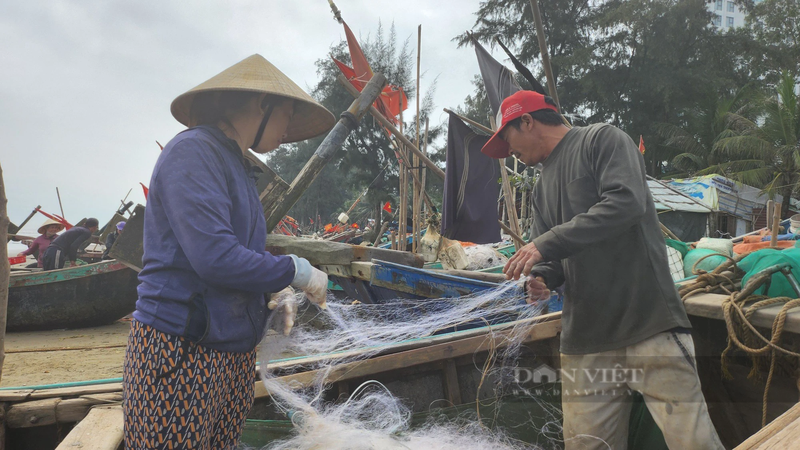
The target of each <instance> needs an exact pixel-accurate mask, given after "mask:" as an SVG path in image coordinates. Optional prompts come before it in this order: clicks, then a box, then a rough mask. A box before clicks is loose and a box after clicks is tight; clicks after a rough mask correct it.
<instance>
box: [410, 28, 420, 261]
mask: <svg viewBox="0 0 800 450" xmlns="http://www.w3.org/2000/svg"><path fill="white" fill-rule="evenodd" d="M421 61H422V25H419V27H417V91H416V94H417V95H415V97H416V103H417V124H416V127H415V132H416V140H415V141H414V145H416V147H417V148H419V138H420V130H419V126H420V118H419V114H420V110H419V98H420V88H419V78H420V63H421ZM412 161H413V162H412V164H411V171H412V172H414V173H415V174H416V175H417V176H416V177H414V180H412V186H413V188H412V193H411V198H412V201H411V223H412V224H413V226H412V229H411V230H412V238H411V239H412V242H411V251H412V252H414V253H416V252H417V243H418V242H419V226H420V223H419V209H420V205H419V203H420V201H419V195H420V192H419V187H420V186H419V183H417V181H416V180H417V179H418V178H420V173H419V157H418V156H417V155H414V156H413V158H412Z"/></svg>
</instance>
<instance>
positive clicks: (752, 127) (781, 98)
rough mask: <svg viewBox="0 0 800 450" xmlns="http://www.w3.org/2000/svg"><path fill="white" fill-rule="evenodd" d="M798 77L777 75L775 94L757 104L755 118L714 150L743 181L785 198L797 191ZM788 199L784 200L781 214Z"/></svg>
mask: <svg viewBox="0 0 800 450" xmlns="http://www.w3.org/2000/svg"><path fill="white" fill-rule="evenodd" d="M796 89H797V80H796V78H795V77H794V76H792V75H791V74H790V73H789V72H787V71H784V72H783V73H782V74H781V75H780V79H779V81H778V85H777V86H776V87H775V90H774V95H772V96H769V97H767V98H765V99H764V100H762V101H761V102H760V103H759V106H760V111H759V114H758V119H757V120H756V121H755V122H751V123H750V124H749V125H745V126H744V128H743V129H742V131H741V132H740V133H738V134H737V135H734V136H729V137H725V138H722V139H719V140H718V141H717V142H716V143H715V144H714V149H713V151H714V152H715V153H718V154H720V155H724V156H726V157H728V158H730V163H729V167H728V169H729V170H731V171H733V172H734V173H733V175H734V177H735V178H737V179H738V180H740V181H742V182H743V183H746V184H750V185H752V186H756V187H760V188H763V189H764V191H765V192H767V193H768V194H769V195H770V196H773V195H774V194H781V195H782V196H783V197H784V198H785V199H788V198H790V197H791V195H792V194H793V193H797V192H798V190H800V97H798V95H797V91H796ZM788 207H789V202H788V201H784V202H783V214H784V215H785V214H786V212H787V211H788Z"/></svg>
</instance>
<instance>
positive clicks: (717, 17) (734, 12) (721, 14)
mask: <svg viewBox="0 0 800 450" xmlns="http://www.w3.org/2000/svg"><path fill="white" fill-rule="evenodd" d="M759 1H761V0H756V3H758V2H759ZM707 5H708V10H709V11H711V13H712V14H714V16H713V18H712V19H711V23H712V24H713V25H714V26H715V27H717V29H719V30H723V31H726V30H728V29H729V28H736V27H741V26H742V25H744V18H745V17H746V16H747V14H746V13H745V11H744V10H743V9H741V8H740V7H739V5H737V4H736V2H735V1H733V0H710V1H709V2H708V3H707Z"/></svg>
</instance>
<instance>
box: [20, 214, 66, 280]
mask: <svg viewBox="0 0 800 450" xmlns="http://www.w3.org/2000/svg"><path fill="white" fill-rule="evenodd" d="M63 229H64V224H62V223H60V222H56V221H55V220H53V219H47V220H45V221H44V223H43V224H42V226H40V227H39V229H38V230H37V231H38V232H39V237H37V238H36V239H34V240H33V243H31V245H30V246H29V247H28V249H27V250H25V251H24V252H20V254H18V255H17V256H28V255H33V256H34V257H35V258H36V260H37V261H38V263H37V266H38V267H39V268H41V267H42V256H44V251H45V250H47V247H49V246H50V244H51V243H52V242H53V241H54V240H55V238H57V237H58V233H59V232H60V231H61V230H63Z"/></svg>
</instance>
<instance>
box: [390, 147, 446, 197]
mask: <svg viewBox="0 0 800 450" xmlns="http://www.w3.org/2000/svg"><path fill="white" fill-rule="evenodd" d="M392 145H393V146H394V148H395V150H396V151H397V154H398V155H399V158H400V159H401V160H402V161H404V163H403V164H405V161H408V159H407V154H406V152H404V151H402V150H401V148H400V145H399V144H398V143H397V142H395V141H392ZM411 177H412V178H414V177H416V174H414V173H413V172H411ZM414 181H417V182H419V180H418V179H417V178H414ZM422 200H424V201H425V205H426V206H427V207H428V208H429V209H431V210H434V209H436V207H435V206H434V204H433V200H431V197H430V196H429V195H428V193H427V192H425V191H423V192H422Z"/></svg>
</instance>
